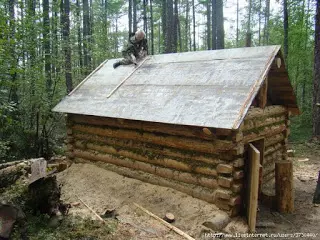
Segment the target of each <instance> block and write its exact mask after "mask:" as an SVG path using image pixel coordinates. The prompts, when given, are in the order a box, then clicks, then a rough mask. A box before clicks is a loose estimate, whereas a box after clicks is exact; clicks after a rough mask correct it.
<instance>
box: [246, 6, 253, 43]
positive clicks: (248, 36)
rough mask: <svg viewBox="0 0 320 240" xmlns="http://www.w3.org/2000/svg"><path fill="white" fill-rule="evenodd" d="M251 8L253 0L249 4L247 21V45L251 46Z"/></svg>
mask: <svg viewBox="0 0 320 240" xmlns="http://www.w3.org/2000/svg"><path fill="white" fill-rule="evenodd" d="M251 8H252V0H249V6H248V20H247V21H248V22H247V33H246V47H251Z"/></svg>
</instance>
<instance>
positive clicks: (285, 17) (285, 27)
mask: <svg viewBox="0 0 320 240" xmlns="http://www.w3.org/2000/svg"><path fill="white" fill-rule="evenodd" d="M283 30H284V42H283V48H284V59H285V60H287V57H288V32H289V25H288V5H287V0H283Z"/></svg>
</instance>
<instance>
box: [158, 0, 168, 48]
mask: <svg viewBox="0 0 320 240" xmlns="http://www.w3.org/2000/svg"><path fill="white" fill-rule="evenodd" d="M161 3H162V8H161V21H162V38H163V46H165V45H166V43H167V0H162V2H161ZM159 40H160V39H159ZM165 51H166V49H164V51H163V52H165Z"/></svg>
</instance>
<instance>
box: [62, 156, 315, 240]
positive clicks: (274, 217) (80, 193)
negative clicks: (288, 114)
mask: <svg viewBox="0 0 320 240" xmlns="http://www.w3.org/2000/svg"><path fill="white" fill-rule="evenodd" d="M306 158H308V159H309V160H308V161H304V160H305V159H306ZM293 160H294V184H295V212H294V213H293V214H280V213H278V212H274V211H271V210H270V209H267V208H264V207H263V206H260V211H259V213H258V215H259V216H258V221H260V222H268V223H274V226H273V227H262V228H257V233H270V234H271V233H280V234H292V233H303V234H317V236H316V237H313V236H306V235H302V234H296V235H295V238H296V239H320V224H319V223H320V221H319V220H320V207H317V206H315V205H314V204H313V203H312V199H313V194H314V191H315V187H316V182H317V176H318V171H319V170H320V155H317V154H316V153H313V154H312V153H311V154H308V155H306V156H302V157H299V158H298V157H296V158H294V159H293ZM58 181H59V182H60V184H62V200H63V201H65V202H70V203H74V202H79V198H81V199H82V200H83V201H84V202H85V203H87V204H88V205H89V206H91V207H92V208H93V209H94V210H95V211H96V212H97V213H98V214H103V213H104V212H105V211H106V210H115V211H116V213H117V215H118V216H117V219H118V220H119V222H120V223H119V225H118V229H117V231H116V233H115V234H114V239H184V238H182V237H180V236H179V235H177V234H176V233H174V232H173V231H170V230H169V229H168V228H167V227H164V226H163V225H162V224H159V222H158V221H156V220H154V219H152V218H151V217H150V216H148V215H147V214H145V213H144V212H142V211H141V210H139V209H138V208H136V207H135V206H134V205H133V203H138V204H139V205H141V206H142V207H144V208H146V209H148V210H149V211H151V212H152V213H154V214H156V215H157V216H159V217H163V216H164V215H165V213H167V212H171V213H173V214H174V215H175V217H176V221H175V223H174V225H175V226H176V227H178V228H180V229H181V230H182V231H184V232H186V233H188V234H189V235H191V236H193V237H194V238H195V239H213V237H206V238H204V234H203V231H204V227H203V226H202V223H204V222H205V221H207V220H208V219H210V216H212V215H213V214H214V213H217V212H218V211H219V210H217V208H216V206H215V205H212V204H209V203H207V202H205V201H202V200H199V199H195V198H193V197H191V196H189V195H186V194H184V193H181V192H179V191H176V190H173V189H170V188H166V187H160V186H156V185H152V184H148V183H144V182H141V181H139V180H135V179H131V178H127V177H123V176H121V175H118V174H117V173H114V172H111V171H108V170H106V169H103V168H100V167H98V166H96V165H93V164H87V163H85V164H83V163H81V164H73V165H72V166H71V167H70V168H69V169H67V170H65V171H63V172H61V173H59V174H58ZM70 214H77V215H80V216H91V217H92V216H93V215H92V213H91V212H90V211H89V210H88V209H87V208H86V207H85V206H83V204H81V205H79V206H77V207H73V208H71V209H70ZM296 236H297V237H296ZM291 238H292V237H288V238H284V237H281V239H291ZM255 239H264V238H255ZM269 239H276V238H269Z"/></svg>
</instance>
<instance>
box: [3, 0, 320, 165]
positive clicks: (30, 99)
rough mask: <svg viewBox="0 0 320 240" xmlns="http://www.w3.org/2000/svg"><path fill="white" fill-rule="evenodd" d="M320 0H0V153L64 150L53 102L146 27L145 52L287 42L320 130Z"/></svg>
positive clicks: (304, 125) (299, 133)
mask: <svg viewBox="0 0 320 240" xmlns="http://www.w3.org/2000/svg"><path fill="white" fill-rule="evenodd" d="M319 8H320V3H319V0H317V1H316V0H265V1H262V0H232V1H223V0H129V1H125V0H100V1H98V0H73V1H70V0H51V1H49V0H0V161H1V160H2V161H8V160H14V159H21V158H31V157H39V156H43V157H45V158H50V157H51V156H53V155H55V154H63V141H64V138H65V135H64V133H65V119H64V115H62V114H57V113H53V112H52V111H51V110H52V108H53V107H54V106H55V105H56V104H57V103H58V102H59V101H60V100H61V99H62V98H63V97H64V96H65V95H66V94H67V93H68V92H70V91H71V90H72V89H73V88H74V87H75V86H76V85H77V84H78V83H80V82H81V81H82V80H83V79H84V78H85V77H86V76H87V75H88V74H89V73H90V72H91V71H93V70H94V69H95V68H96V67H97V66H99V64H100V63H102V62H103V61H104V60H106V59H110V58H118V57H121V50H122V48H123V46H125V44H126V42H127V39H128V35H129V33H131V32H134V31H136V30H137V29H138V28H140V29H144V31H145V32H146V37H147V39H148V43H149V55H153V54H163V53H173V52H187V51H200V50H211V49H223V48H236V47H254V46H263V45H275V44H277V45H282V52H283V53H284V57H285V62H286V66H287V69H288V72H289V77H290V81H291V84H292V86H293V87H294V91H295V94H296V96H297V100H298V105H299V108H300V111H301V115H300V116H298V117H294V118H292V120H291V122H292V127H291V128H292V131H291V136H290V140H291V141H293V142H305V141H309V140H310V139H312V137H313V138H314V139H315V138H317V137H319V136H320V107H319V106H320V103H319V102H320V86H319V85H320V50H319V49H320V23H319V22H320V16H319V14H320V13H319V12H320V11H319Z"/></svg>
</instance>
